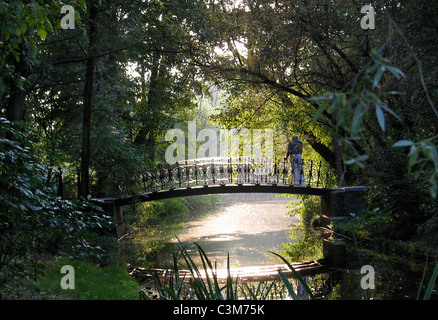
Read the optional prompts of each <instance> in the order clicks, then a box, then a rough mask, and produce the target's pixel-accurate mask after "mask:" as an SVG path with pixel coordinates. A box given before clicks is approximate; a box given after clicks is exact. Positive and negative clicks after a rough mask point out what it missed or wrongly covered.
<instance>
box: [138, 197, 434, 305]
mask: <svg viewBox="0 0 438 320" xmlns="http://www.w3.org/2000/svg"><path fill="white" fill-rule="evenodd" d="M220 199H221V201H220V202H221V203H220V204H218V206H217V209H216V210H213V211H212V212H209V213H208V214H204V213H200V212H191V213H189V214H188V216H187V217H186V219H185V221H184V222H179V223H178V224H177V227H176V228H175V225H172V226H169V225H157V226H155V227H154V228H152V229H151V230H153V232H149V233H146V234H145V238H144V239H143V241H144V242H145V243H154V245H155V246H156V250H154V252H153V254H149V255H148V259H147V263H148V266H149V267H152V268H168V267H169V266H170V265H171V263H172V254H173V253H174V252H176V251H177V249H178V245H177V244H178V240H179V241H180V242H181V243H182V244H183V245H185V246H187V248H189V250H188V251H189V252H191V253H192V257H193V258H194V260H195V262H198V263H200V261H197V260H196V258H197V252H196V250H195V247H194V246H192V247H191V246H190V244H191V243H193V242H196V243H198V244H199V245H200V246H201V247H202V248H203V250H204V251H205V252H206V254H207V256H208V257H209V258H210V259H211V260H212V261H213V262H216V265H217V267H218V268H225V267H226V261H227V254H229V256H230V265H231V268H245V267H254V266H269V265H274V264H282V262H281V261H280V260H279V258H277V257H275V256H273V255H272V254H269V253H268V251H276V252H281V247H279V245H280V244H284V243H288V242H293V241H294V240H291V238H290V237H289V235H288V231H291V230H292V229H293V224H294V223H297V222H299V219H298V218H296V217H292V216H290V215H289V214H288V212H289V211H290V209H288V208H287V205H288V203H289V201H290V200H291V199H293V198H289V199H285V198H283V197H276V195H275V194H227V195H222V196H221V198H220ZM321 241H322V239H321ZM190 248H191V249H190ZM348 256H349V259H348V261H347V262H346V263H345V265H344V266H342V267H338V268H334V269H331V270H330V271H329V272H325V273H324V274H319V275H316V276H312V277H309V286H310V287H311V288H312V290H314V291H315V293H318V292H320V293H321V296H325V295H326V294H328V293H331V296H330V297H331V299H364V298H365V299H417V297H419V298H421V297H422V296H423V294H424V286H425V285H426V284H427V282H428V280H429V278H430V275H431V272H432V271H433V265H430V266H428V268H427V269H426V272H425V277H424V281H423V283H421V280H422V278H423V272H424V267H425V263H424V261H417V260H415V259H411V258H406V257H402V256H399V255H398V254H397V253H395V252H392V253H391V252H389V253H388V252H385V253H381V252H375V251H372V250H369V249H367V250H364V249H363V248H355V247H354V246H353V247H350V248H349V254H348ZM364 265H369V266H372V268H373V269H374V271H375V275H374V278H375V281H374V282H375V286H374V289H368V290H364V289H363V288H362V287H361V281H362V278H363V277H364V274H361V272H360V270H361V267H362V266H364ZM420 289H421V290H420ZM431 298H432V299H437V293H436V290H435V291H434V293H433V294H432V297H431Z"/></svg>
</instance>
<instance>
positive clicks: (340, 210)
mask: <svg viewBox="0 0 438 320" xmlns="http://www.w3.org/2000/svg"><path fill="white" fill-rule="evenodd" d="M366 190H367V189H366V187H363V186H360V187H346V188H334V189H332V191H331V192H330V193H328V194H325V195H323V196H321V220H322V223H323V225H325V226H327V225H328V224H329V223H330V222H331V221H336V220H340V219H346V218H350V217H352V216H354V214H356V213H358V212H360V211H362V210H364V209H365V208H366V202H365V192H366ZM323 254H324V258H325V259H327V260H328V261H329V262H331V263H332V264H333V266H335V267H336V266H338V267H340V266H342V265H343V264H344V262H345V258H346V251H345V242H344V239H343V238H342V237H339V236H337V235H335V236H334V237H332V238H330V239H327V238H324V239H323Z"/></svg>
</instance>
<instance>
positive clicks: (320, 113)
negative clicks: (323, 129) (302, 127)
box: [313, 103, 326, 123]
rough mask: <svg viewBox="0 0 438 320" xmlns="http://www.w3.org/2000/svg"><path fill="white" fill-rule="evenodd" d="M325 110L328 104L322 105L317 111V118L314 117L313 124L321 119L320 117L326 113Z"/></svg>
mask: <svg viewBox="0 0 438 320" xmlns="http://www.w3.org/2000/svg"><path fill="white" fill-rule="evenodd" d="M325 108H326V104H325V103H324V104H322V105H321V106H320V107H319V108H318V110H317V111H316V113H315V116H314V117H313V123H316V121H317V120H318V119H319V117H320V116H321V115H322V113H323V112H324V110H325Z"/></svg>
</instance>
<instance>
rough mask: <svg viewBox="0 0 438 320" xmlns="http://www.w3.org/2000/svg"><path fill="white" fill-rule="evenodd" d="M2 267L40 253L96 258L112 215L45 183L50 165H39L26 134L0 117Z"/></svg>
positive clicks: (0, 250) (99, 252)
mask: <svg viewBox="0 0 438 320" xmlns="http://www.w3.org/2000/svg"><path fill="white" fill-rule="evenodd" d="M0 126H1V127H0V134H1V135H2V136H6V133H7V132H8V133H11V134H13V135H14V136H15V140H9V139H6V138H4V139H1V149H0V173H1V175H0V179H1V180H0V185H1V188H0V190H1V191H0V208H1V209H0V235H1V245H0V270H2V269H3V268H4V267H6V266H8V265H10V264H11V263H12V264H14V263H17V264H20V263H21V262H20V261H21V260H20V259H28V258H29V255H36V254H40V253H42V252H49V253H53V254H64V255H67V254H68V255H75V256H77V257H78V258H80V257H90V256H91V257H97V258H99V257H100V255H101V254H102V253H103V248H102V247H100V246H99V244H98V243H97V241H96V238H97V235H96V232H107V231H108V230H109V229H108V227H109V225H110V221H111V220H110V218H109V217H108V216H106V215H104V214H103V212H102V211H101V209H100V208H98V207H96V206H94V205H93V204H91V203H89V202H88V201H70V200H63V199H61V198H60V197H57V196H56V192H55V190H53V189H52V188H50V187H47V186H46V185H45V177H46V176H47V172H48V167H46V166H44V165H42V164H40V163H38V161H37V159H36V157H35V155H34V153H33V144H32V142H31V141H29V140H27V139H26V138H27V137H26V135H24V134H22V133H20V132H18V131H16V130H15V129H12V128H11V127H10V125H9V122H8V121H7V120H5V119H3V118H0Z"/></svg>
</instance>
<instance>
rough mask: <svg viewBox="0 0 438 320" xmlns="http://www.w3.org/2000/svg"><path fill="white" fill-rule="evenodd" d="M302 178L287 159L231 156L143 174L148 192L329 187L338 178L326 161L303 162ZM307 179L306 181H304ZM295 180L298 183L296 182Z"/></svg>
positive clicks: (178, 165)
mask: <svg viewBox="0 0 438 320" xmlns="http://www.w3.org/2000/svg"><path fill="white" fill-rule="evenodd" d="M301 167H302V172H299V173H298V176H299V177H300V179H299V181H294V172H293V168H292V166H291V163H290V162H289V161H288V160H286V159H278V158H277V159H270V158H263V157H260V158H250V157H229V158H202V159H192V160H186V161H182V162H177V163H175V164H167V163H164V164H158V165H157V166H156V168H154V169H151V170H149V171H148V172H145V173H144V174H143V175H142V183H143V189H144V192H152V191H159V190H170V189H175V188H190V187H192V186H208V185H230V184H276V185H301V186H302V182H304V185H305V186H306V187H314V188H315V187H316V188H323V187H325V188H328V187H332V186H333V183H334V181H335V179H334V176H333V172H332V171H331V170H330V168H329V166H328V165H327V164H326V163H323V162H315V161H303V163H302V166H301ZM301 180H304V181H301ZM294 182H295V183H294Z"/></svg>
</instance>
